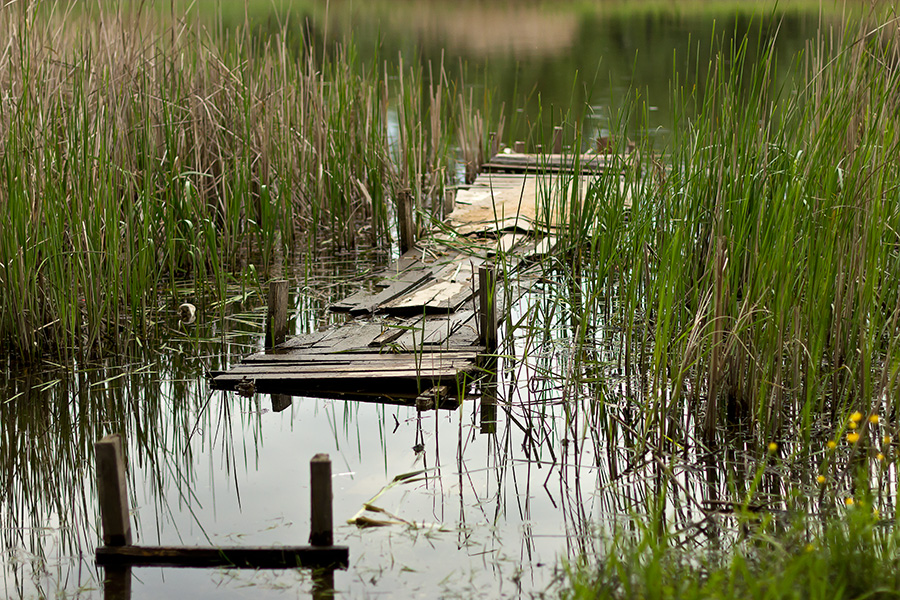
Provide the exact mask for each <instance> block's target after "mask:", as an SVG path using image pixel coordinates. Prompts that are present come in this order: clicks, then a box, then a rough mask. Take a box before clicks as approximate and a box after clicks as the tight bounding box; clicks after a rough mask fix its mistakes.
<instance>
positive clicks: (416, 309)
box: [380, 257, 483, 315]
mask: <svg viewBox="0 0 900 600" xmlns="http://www.w3.org/2000/svg"><path fill="white" fill-rule="evenodd" d="M482 262H483V259H481V258H477V257H474V258H470V259H468V260H465V261H458V262H456V263H451V264H449V265H445V266H444V267H443V268H441V269H440V270H439V271H438V272H437V273H436V274H435V278H434V280H432V281H430V282H429V283H428V284H426V285H423V286H421V287H419V288H417V289H416V290H415V291H413V292H411V293H409V294H406V295H404V296H401V297H399V298H397V299H396V300H392V301H391V302H388V303H386V304H383V305H382V306H381V308H380V310H382V311H384V312H385V313H387V314H390V315H408V314H416V313H423V312H424V313H425V314H428V313H446V312H452V311H455V310H456V309H457V308H458V307H459V306H461V305H462V304H463V303H464V302H465V301H466V300H468V299H469V298H471V297H472V296H473V295H474V294H475V286H474V284H473V273H474V270H475V269H476V268H477V266H478V265H480V264H481V263H482Z"/></svg>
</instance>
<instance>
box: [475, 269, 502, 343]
mask: <svg viewBox="0 0 900 600" xmlns="http://www.w3.org/2000/svg"><path fill="white" fill-rule="evenodd" d="M496 283H497V274H496V272H495V270H494V266H493V265H482V266H481V268H480V269H479V270H478V307H479V318H480V327H479V332H480V334H481V343H482V345H483V346H484V347H485V349H486V350H487V352H488V353H492V352H494V351H495V350H496V349H497V286H496Z"/></svg>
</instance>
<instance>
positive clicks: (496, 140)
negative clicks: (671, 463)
mask: <svg viewBox="0 0 900 600" xmlns="http://www.w3.org/2000/svg"><path fill="white" fill-rule="evenodd" d="M488 139H490V140H491V156H497V154H498V153H499V152H500V136H499V135H497V132H496V131H492V132H490V133H489V134H488Z"/></svg>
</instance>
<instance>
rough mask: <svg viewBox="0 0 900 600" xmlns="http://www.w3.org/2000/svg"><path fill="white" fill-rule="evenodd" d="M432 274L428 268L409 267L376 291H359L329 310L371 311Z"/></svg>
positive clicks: (359, 312) (352, 312) (351, 312)
mask: <svg viewBox="0 0 900 600" xmlns="http://www.w3.org/2000/svg"><path fill="white" fill-rule="evenodd" d="M431 277H432V274H431V271H430V270H428V269H423V270H412V269H408V270H406V271H404V272H403V273H401V274H400V275H399V276H398V277H397V278H396V279H395V280H394V282H393V283H392V284H391V285H389V286H387V287H383V288H381V290H380V291H377V292H375V293H371V292H369V293H365V292H363V293H357V294H353V295H352V296H350V297H348V298H345V299H344V300H342V301H340V302H337V303H335V304H332V305H331V306H330V307H329V310H331V311H332V312H349V313H350V314H353V315H362V314H367V313H371V312H373V311H374V310H375V308H377V307H378V305H379V304H381V303H382V302H389V301H391V300H393V299H394V298H396V297H397V296H399V295H401V294H403V293H404V292H406V291H408V290H411V289H414V288H415V287H417V286H419V285H421V284H422V283H424V282H426V281H428V280H429V279H431Z"/></svg>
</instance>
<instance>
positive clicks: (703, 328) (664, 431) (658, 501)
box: [517, 17, 900, 598]
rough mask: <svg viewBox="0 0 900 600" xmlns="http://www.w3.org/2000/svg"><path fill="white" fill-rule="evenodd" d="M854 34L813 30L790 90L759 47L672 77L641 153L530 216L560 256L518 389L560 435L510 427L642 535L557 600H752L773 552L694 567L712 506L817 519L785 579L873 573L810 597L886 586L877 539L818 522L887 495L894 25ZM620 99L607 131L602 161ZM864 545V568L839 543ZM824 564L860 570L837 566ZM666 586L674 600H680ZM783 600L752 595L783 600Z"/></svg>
mask: <svg viewBox="0 0 900 600" xmlns="http://www.w3.org/2000/svg"><path fill="white" fill-rule="evenodd" d="M854 23H855V24H849V25H847V27H846V28H845V29H843V30H834V31H832V30H828V29H823V30H822V32H821V34H820V36H819V37H818V38H817V39H816V40H815V41H812V42H810V43H809V45H808V48H807V50H806V51H805V52H804V53H802V54H801V55H799V56H797V57H795V60H794V62H793V63H792V66H791V68H790V73H788V76H785V74H784V73H780V72H778V69H777V65H779V64H784V63H783V62H780V61H778V60H777V58H778V57H776V56H775V54H774V50H773V48H774V44H773V45H770V46H768V47H764V48H765V49H764V51H763V52H762V54H760V55H759V56H756V55H751V54H750V53H749V52H748V48H750V47H753V46H755V45H756V44H754V43H752V42H751V41H748V40H747V39H740V38H737V39H735V41H734V42H733V43H731V42H727V43H725V44H723V45H722V47H721V49H720V51H719V52H718V53H717V54H715V55H714V56H713V58H712V61H711V63H710V65H709V66H708V68H707V67H705V66H704V68H702V69H700V68H694V69H693V73H688V75H686V76H681V75H678V74H676V75H675V77H674V87H673V89H674V91H675V92H674V94H675V102H674V104H675V106H676V109H677V110H676V122H675V123H673V126H672V128H671V139H670V140H669V142H668V146H667V147H666V148H664V149H663V151H662V152H660V149H659V148H652V147H650V145H649V142H648V141H647V138H646V136H644V137H643V138H639V139H644V142H643V143H639V144H638V149H637V151H636V152H635V153H633V154H630V155H629V154H625V153H622V152H621V150H624V147H620V148H617V150H619V151H620V153H621V154H622V159H621V160H619V161H618V162H614V164H613V166H612V168H609V169H607V170H606V171H605V172H604V173H603V174H601V175H599V176H598V177H596V178H595V179H594V180H593V181H590V182H589V184H588V185H589V189H588V193H587V196H586V198H585V199H584V201H580V200H578V193H577V189H576V184H574V183H573V184H571V185H570V186H569V187H568V188H567V187H566V185H565V183H563V184H562V185H561V186H560V187H561V188H562V189H564V190H566V189H567V190H568V191H567V192H566V193H563V194H558V195H552V194H548V195H546V196H545V197H544V199H543V201H544V203H545V205H544V210H543V214H544V215H565V216H566V221H565V223H564V226H562V227H558V226H557V227H553V224H552V223H545V226H546V227H547V228H548V229H551V228H552V229H554V231H555V232H556V234H557V235H558V242H559V243H558V249H559V251H558V252H557V253H556V254H555V255H553V256H550V257H547V258H546V259H545V260H544V262H543V264H542V278H543V281H544V282H545V283H544V287H539V288H538V295H539V297H540V301H539V302H537V303H536V305H535V308H534V309H533V310H535V311H537V313H532V314H530V315H528V316H527V317H525V318H523V319H521V320H520V321H519V323H518V325H517V327H520V328H522V329H525V330H527V331H526V333H525V334H524V335H522V336H521V337H522V338H523V339H525V340H526V342H525V346H526V349H525V350H524V353H521V352H520V354H524V356H523V357H521V358H518V360H519V361H521V362H531V363H532V364H533V365H534V367H533V368H534V371H535V372H536V373H538V374H539V375H540V376H539V378H538V383H539V385H536V386H532V389H531V390H530V394H531V395H532V396H533V397H534V398H535V402H537V403H538V404H540V402H541V400H540V398H543V400H542V401H543V402H545V403H546V406H550V405H556V404H559V405H562V406H563V407H565V419H564V420H563V422H562V423H564V424H557V425H553V424H552V423H549V422H547V421H546V420H545V417H544V416H543V410H544V409H539V408H536V407H529V408H528V409H527V410H528V411H529V415H530V417H529V418H530V419H531V420H530V423H533V425H531V424H530V425H529V426H530V427H531V426H533V427H534V428H535V429H537V430H543V429H545V428H547V427H549V428H550V430H551V431H552V433H551V434H550V435H549V437H547V438H546V444H545V446H553V445H554V444H555V443H556V442H555V441H554V439H556V440H557V441H561V442H563V443H562V444H561V451H562V452H563V453H565V452H567V451H568V452H572V451H573V450H572V449H573V447H574V448H576V450H574V452H575V453H576V455H577V453H578V450H577V448H578V447H579V445H580V446H589V447H592V448H593V451H592V452H593V453H592V455H591V456H592V457H593V458H594V459H595V460H597V461H598V464H599V463H602V462H605V463H606V468H607V470H608V476H609V481H607V482H604V485H605V486H608V487H609V488H611V489H612V490H613V491H606V490H604V491H603V493H602V495H603V496H606V495H613V496H615V495H617V494H618V495H619V496H621V497H623V498H626V499H627V501H626V500H622V502H624V505H619V504H618V502H619V501H618V500H612V501H611V502H613V503H615V509H614V512H621V509H622V508H624V509H625V512H626V513H627V514H630V515H635V519H636V521H637V522H641V523H645V525H644V526H638V529H636V530H634V531H632V532H631V533H630V535H629V536H628V538H629V540H634V543H633V544H631V542H630V541H627V542H626V545H625V547H624V548H614V547H610V548H606V549H604V548H603V547H602V546H603V544H602V543H601V544H600V546H601V548H600V549H599V550H598V551H597V552H598V554H597V556H600V562H599V566H598V565H597V564H596V563H591V564H592V569H599V575H597V577H598V579H597V580H596V581H594V582H593V583H592V584H590V585H589V586H588V587H587V588H585V589H582V590H581V591H578V590H577V589H576V591H575V592H573V597H577V595H578V594H579V593H582V592H584V593H586V594H587V595H590V594H589V593H588V592H586V591H585V590H588V591H592V592H593V593H594V594H601V596H600V597H603V596H602V594H608V596H607V597H649V596H652V597H698V598H699V597H743V596H745V595H746V596H747V597H762V596H764V588H763V587H762V586H761V584H760V583H759V582H760V581H768V580H767V579H766V578H773V577H775V576H776V575H777V574H778V573H777V572H776V571H775V570H769V568H768V567H767V566H766V565H767V562H766V561H769V562H772V558H773V556H774V554H766V553H764V552H761V553H758V554H756V555H754V556H755V557H754V558H752V559H751V558H747V557H748V556H749V555H746V554H742V553H744V552H750V551H753V543H750V542H748V543H747V546H746V547H744V546H740V545H737V546H735V547H734V548H729V549H728V551H727V552H724V553H723V554H722V555H721V557H719V558H720V559H721V560H720V562H715V561H714V562H712V563H703V564H701V562H702V561H701V562H697V561H696V560H695V558H694V556H693V555H692V552H693V551H694V550H696V551H698V552H702V551H704V550H708V549H709V548H710V547H711V546H715V543H716V542H715V540H716V535H718V534H716V533H715V531H717V530H716V529H715V528H711V527H708V526H707V525H708V522H709V519H710V518H711V517H710V514H711V512H714V511H713V508H714V507H717V506H719V504H720V503H726V504H731V503H733V504H734V505H735V506H737V507H738V509H741V508H742V509H744V510H746V509H747V507H748V506H759V505H762V506H764V507H766V508H765V509H764V512H767V513H768V514H769V515H770V516H771V515H773V514H775V513H777V512H779V511H786V512H787V513H789V514H791V515H804V516H805V515H819V516H820V517H821V520H820V521H816V525H815V526H814V525H813V524H812V523H811V522H810V523H807V525H808V527H807V525H797V527H799V528H800V529H803V528H804V527H806V528H807V529H810V530H811V529H813V528H814V527H820V529H819V531H820V533H821V536H819V537H816V536H812V537H810V540H812V541H811V543H813V544H814V545H815V544H816V543H818V542H817V541H816V540H820V541H821V543H822V552H821V553H817V552H818V551H816V552H812V553H811V554H810V555H809V556H807V557H806V558H802V559H801V558H797V562H793V559H792V558H791V559H790V560H789V562H788V563H787V567H786V571H785V572H784V574H785V576H786V577H787V578H788V579H789V580H791V581H797V582H803V581H807V580H808V579H811V578H813V577H817V576H818V577H822V578H825V579H827V578H828V577H829V576H830V574H831V573H832V572H833V571H835V570H840V569H841V568H843V565H842V563H841V561H842V560H844V558H847V560H850V559H853V560H854V561H856V562H857V563H858V562H860V561H863V562H864V561H870V562H871V564H873V565H880V566H879V568H884V569H888V570H889V571H887V572H886V573H885V574H884V576H883V577H881V576H879V577H874V578H873V579H872V582H874V583H871V582H869V583H866V584H863V585H862V587H854V586H855V584H854V583H853V582H851V581H849V579H848V577H849V576H848V575H847V574H846V573H843V572H842V573H841V574H839V575H840V578H839V584H843V585H845V588H844V589H843V591H842V592H841V593H843V594H845V595H844V596H841V595H840V594H837V595H835V596H831V595H829V594H830V592H829V591H827V590H822V589H820V588H816V589H817V590H818V591H816V592H815V594H813V595H812V596H811V597H858V596H859V595H860V594H863V593H864V592H866V591H868V592H872V593H874V594H875V597H878V594H886V593H887V591H886V590H893V589H896V581H894V580H893V578H894V577H895V573H896V565H895V564H894V562H893V559H892V558H891V551H890V550H889V551H888V552H885V553H883V554H882V553H881V549H883V548H891V547H895V546H896V543H897V539H896V535H895V534H894V533H893V530H892V529H891V528H888V531H885V532H884V533H883V534H882V533H881V531H882V530H880V529H874V530H873V529H872V524H871V523H870V524H868V525H865V526H863V525H861V524H859V523H854V522H853V519H852V518H850V517H849V516H846V515H845V516H846V518H844V516H842V513H840V512H839V511H841V510H843V509H844V508H845V505H846V504H847V503H848V502H851V503H853V504H854V505H856V506H858V505H859V504H860V503H865V504H866V505H867V506H868V507H874V508H875V509H876V510H878V511H880V512H881V513H882V514H885V515H893V514H894V511H895V506H896V497H895V486H896V480H897V463H896V460H897V453H896V447H895V444H894V442H893V440H896V439H897V418H898V417H897V412H898V408H897V400H896V399H897V396H898V387H897V385H898V369H897V365H898V364H900V363H898V358H900V356H898V347H897V340H898V339H900V335H898V334H900V331H898V328H897V325H898V316H900V315H898V308H897V306H898V297H897V295H898V289H900V288H898V283H900V281H898V277H900V270H898V267H900V262H898V261H900V253H898V249H900V239H898V235H897V231H900V229H898V227H900V209H898V207H900V203H898V199H900V198H898V190H900V170H898V162H897V159H896V157H897V156H898V149H900V136H898V133H900V130H898V122H897V114H898V108H900V106H898V100H900V98H898V96H897V94H896V90H897V89H898V84H900V81H898V78H900V60H898V59H900V54H898V47H897V44H898V39H897V37H896V21H895V20H894V19H891V18H890V17H888V18H887V19H874V18H873V19H869V20H866V21H862V22H861V21H855V22H854ZM872 23H876V24H875V25H873V24H872ZM726 39H727V38H726ZM698 74H703V77H704V81H702V82H701V83H699V84H698V85H694V78H695V77H696V76H697V75H698ZM787 82H791V83H787ZM635 98H636V102H634V103H633V104H632V105H631V106H626V107H625V109H624V110H623V113H624V114H623V116H622V117H621V118H620V120H619V125H620V126H619V128H618V130H614V135H615V139H618V140H622V142H621V143H622V145H623V146H624V140H625V139H627V137H628V136H629V135H633V134H634V133H635V132H633V131H630V130H629V129H628V128H627V124H628V123H631V122H632V117H633V116H634V113H635V112H637V113H638V114H640V113H641V111H642V110H643V106H642V102H641V98H640V96H637V95H636V96H635ZM576 129H577V128H576ZM637 133H638V134H640V132H637ZM635 137H638V136H635ZM576 147H578V146H577V145H576ZM529 431H530V430H529ZM567 449H568V450H567ZM701 473H702V475H701ZM637 474H640V475H637ZM635 477H638V479H639V481H638V482H637V483H636V482H635V480H634V478H635ZM820 477H821V479H820ZM598 494H599V492H598ZM711 507H712V508H711ZM697 515H699V516H700V518H699V520H697ZM692 516H693V520H692ZM773 518H774V517H773ZM802 518H803V517H801V519H802ZM809 518H810V519H812V517H809ZM835 518H836V520H834V519H835ZM853 518H855V517H853ZM800 522H803V521H802V520H801V521H800ZM641 527H644V528H645V529H641ZM866 527H868V529H866ZM670 528H674V529H677V530H678V531H679V532H680V534H681V536H680V537H678V540H677V541H676V540H673V542H672V546H671V547H669V546H667V545H666V544H665V543H664V542H663V541H660V540H663V539H664V537H665V536H666V535H667V533H666V532H667V531H669V530H670ZM739 531H740V528H738V527H735V528H734V529H732V530H730V532H729V535H730V534H731V533H733V532H739ZM864 531H869V532H870V533H871V532H872V531H875V532H876V535H875V537H876V538H877V539H875V540H874V541H873V544H875V546H874V548H873V549H870V548H866V547H864V545H863V544H862V542H860V541H859V540H858V539H857V538H856V537H854V536H857V535H862V533H860V532H864ZM607 533H609V532H607ZM782 533H783V532H782ZM866 535H869V534H868V533H867V534H866ZM841 536H843V537H841ZM851 538H852V539H851ZM700 539H702V540H704V541H703V542H702V543H701V542H699V541H697V540H700ZM751 539H753V540H755V541H757V542H760V543H762V542H766V540H765V539H760V538H756V537H753V538H751ZM782 543H784V540H782V539H781V538H777V539H776V540H775V541H773V542H771V545H772V553H776V554H777V552H778V551H780V550H779V548H781V550H783V547H782V546H779V544H782ZM629 544H631V545H629ZM642 544H643V546H642ZM647 544H661V545H660V546H653V547H652V552H651V551H648V548H651V547H650V546H648V545H647ZM845 545H850V546H851V547H852V548H854V549H856V548H859V549H860V553H859V555H858V556H857V555H854V556H850V557H849V558H848V557H844V558H841V557H840V552H841V551H842V549H843V546H845ZM804 547H805V546H804ZM802 548H803V547H801V549H802ZM657 550H658V552H657ZM620 551H621V552H624V556H625V558H624V559H622V561H618V560H613V559H611V558H609V556H605V555H604V553H606V554H607V555H615V554H616V553H617V552H620ZM644 551H648V554H646V555H644V554H643V552H644ZM801 554H802V553H801ZM788 555H789V556H792V555H790V553H788ZM804 556H805V555H804ZM717 560H719V559H717ZM629 563H634V566H633V569H634V570H632V571H629V568H630V567H629V566H628V565H629ZM751 563H752V564H751ZM748 565H750V566H748ZM644 567H646V569H645V568H644ZM679 569H683V570H684V571H685V572H687V573H690V574H692V575H693V576H694V579H695V581H694V582H693V583H686V584H685V585H686V586H687V587H679V586H678V584H677V581H676V579H675V578H676V577H678V572H679ZM807 569H808V571H807ZM592 573H593V574H594V575H596V574H597V571H596V570H594V571H592ZM804 573H805V574H806V575H804ZM707 576H709V579H707ZM590 577H591V575H588V579H590ZM668 577H671V581H670V579H668ZM723 578H724V579H723ZM729 578H730V579H729ZM736 578H737V579H736ZM757 578H761V579H759V581H757ZM791 578H793V579H791ZM738 580H739V581H738ZM657 581H662V582H663V583H660V584H659V585H657V584H656V583H655V582H657ZM736 581H737V583H736ZM582 582H583V574H582V576H579V578H576V579H575V580H574V583H573V585H575V586H576V588H577V586H579V585H581V583H582ZM784 585H785V587H784V589H783V590H782V592H783V593H782V592H778V593H776V594H775V595H774V596H772V597H792V595H791V594H792V592H791V590H793V589H795V588H794V585H793V583H791V584H790V585H788V584H784ZM729 586H731V587H729ZM710 590H711V591H710ZM852 590H857V591H852ZM860 590H862V591H860ZM716 594H719V596H717V595H716ZM779 594H781V595H779ZM592 597H593V596H592Z"/></svg>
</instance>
